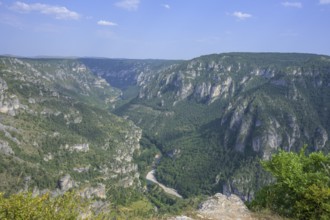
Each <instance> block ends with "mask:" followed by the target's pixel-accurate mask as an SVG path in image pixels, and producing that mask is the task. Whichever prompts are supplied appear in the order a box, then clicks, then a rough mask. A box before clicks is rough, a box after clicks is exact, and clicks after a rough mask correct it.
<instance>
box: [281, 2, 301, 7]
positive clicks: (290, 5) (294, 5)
mask: <svg viewBox="0 0 330 220" xmlns="http://www.w3.org/2000/svg"><path fill="white" fill-rule="evenodd" d="M282 5H283V6H284V7H291V8H302V3H301V2H282Z"/></svg>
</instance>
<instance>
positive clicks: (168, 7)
mask: <svg viewBox="0 0 330 220" xmlns="http://www.w3.org/2000/svg"><path fill="white" fill-rule="evenodd" d="M162 6H163V7H164V8H166V9H170V8H171V6H170V5H168V4H163V5H162Z"/></svg>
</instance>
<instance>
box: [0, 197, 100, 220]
mask: <svg viewBox="0 0 330 220" xmlns="http://www.w3.org/2000/svg"><path fill="white" fill-rule="evenodd" d="M81 214H85V215H87V216H88V217H89V219H96V218H97V216H95V215H93V213H91V212H90V211H89V210H88V202H87V201H84V200H82V199H81V198H80V197H79V196H76V195H75V194H74V193H73V192H71V193H65V194H64V195H62V196H58V197H56V198H52V197H51V196H50V195H49V193H46V194H44V195H42V196H33V195H32V194H31V193H18V194H13V195H11V196H10V197H5V196H4V195H3V194H1V193H0V219H8V220H10V219H26V220H32V219H34V220H57V219H58V220H63V219H67V220H70V219H71V220H76V219H78V217H79V216H80V215H81Z"/></svg>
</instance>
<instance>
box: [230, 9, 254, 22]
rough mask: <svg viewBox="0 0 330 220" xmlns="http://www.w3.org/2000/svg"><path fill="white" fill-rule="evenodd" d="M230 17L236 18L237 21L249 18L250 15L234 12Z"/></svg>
mask: <svg viewBox="0 0 330 220" xmlns="http://www.w3.org/2000/svg"><path fill="white" fill-rule="evenodd" d="M232 16H234V17H236V18H238V19H239V20H245V19H247V18H251V17H252V15H251V14H248V13H243V12H240V11H235V12H234V13H233V14H232Z"/></svg>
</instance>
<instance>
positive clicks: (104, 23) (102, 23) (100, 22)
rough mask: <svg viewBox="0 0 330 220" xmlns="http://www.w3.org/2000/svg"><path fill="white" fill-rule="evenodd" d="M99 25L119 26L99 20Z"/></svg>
mask: <svg viewBox="0 0 330 220" xmlns="http://www.w3.org/2000/svg"><path fill="white" fill-rule="evenodd" d="M97 24H98V25H101V26H117V25H118V24H116V23H114V22H112V21H105V20H99V21H98V22H97Z"/></svg>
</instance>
